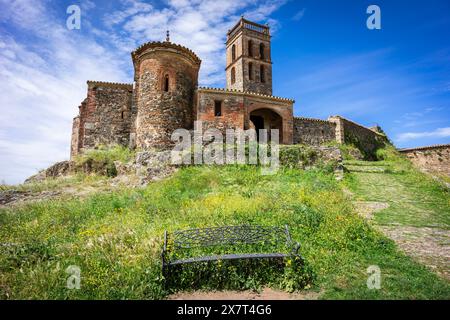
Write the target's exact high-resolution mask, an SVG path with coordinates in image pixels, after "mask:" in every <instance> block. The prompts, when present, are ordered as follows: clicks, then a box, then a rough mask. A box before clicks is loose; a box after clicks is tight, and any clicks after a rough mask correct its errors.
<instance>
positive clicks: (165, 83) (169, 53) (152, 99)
mask: <svg viewBox="0 0 450 320" xmlns="http://www.w3.org/2000/svg"><path fill="white" fill-rule="evenodd" d="M131 55H132V58H133V64H134V81H135V89H134V105H135V107H136V109H137V110H136V123H135V128H136V129H135V130H136V135H135V138H136V147H137V148H138V149H143V150H146V149H151V148H157V149H166V148H169V147H170V146H172V145H173V142H172V141H171V139H170V137H171V134H172V132H173V131H174V130H175V129H179V128H185V129H191V128H192V127H193V121H194V113H193V112H194V111H193V106H194V97H195V90H196V88H197V84H198V72H199V69H200V63H201V60H200V59H199V58H198V57H197V56H196V55H195V53H194V52H192V51H191V50H189V49H187V48H185V47H183V46H180V45H177V44H174V43H172V42H170V41H169V38H168V37H167V39H166V41H165V42H149V43H146V44H144V45H142V46H141V47H139V48H138V49H136V50H135V51H134V52H132V54H131Z"/></svg>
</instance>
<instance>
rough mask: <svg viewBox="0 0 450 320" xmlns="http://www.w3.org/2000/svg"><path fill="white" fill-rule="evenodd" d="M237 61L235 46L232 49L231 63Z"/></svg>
mask: <svg viewBox="0 0 450 320" xmlns="http://www.w3.org/2000/svg"><path fill="white" fill-rule="evenodd" d="M234 60H236V45H235V44H233V46H232V47H231V61H234Z"/></svg>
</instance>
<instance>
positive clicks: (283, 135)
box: [245, 103, 292, 144]
mask: <svg viewBox="0 0 450 320" xmlns="http://www.w3.org/2000/svg"><path fill="white" fill-rule="evenodd" d="M264 110H267V111H270V112H271V113H273V114H275V115H277V116H278V117H280V119H281V124H280V125H278V128H277V129H279V130H280V143H281V144H292V108H286V106H277V105H266V104H259V103H255V104H250V105H248V106H247V112H246V116H245V128H246V129H249V128H251V123H250V117H251V115H252V114H253V115H256V114H258V113H261V112H263V111H264Z"/></svg>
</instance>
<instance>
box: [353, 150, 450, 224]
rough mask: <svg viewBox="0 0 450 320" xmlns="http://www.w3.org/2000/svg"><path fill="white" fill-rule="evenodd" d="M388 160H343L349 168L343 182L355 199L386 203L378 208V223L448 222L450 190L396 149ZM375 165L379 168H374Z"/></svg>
mask: <svg viewBox="0 0 450 320" xmlns="http://www.w3.org/2000/svg"><path fill="white" fill-rule="evenodd" d="M387 158H388V160H384V161H375V162H366V161H346V162H345V166H346V167H347V168H349V169H350V171H352V172H351V173H350V174H347V175H346V181H345V183H346V185H347V186H348V188H349V189H350V190H351V191H352V192H353V193H354V194H355V199H356V200H361V201H379V202H387V203H388V204H389V207H388V208H387V209H384V210H382V211H380V212H378V213H377V214H376V215H375V218H374V221H375V222H376V223H378V224H382V225H389V224H400V225H409V226H415V227H439V228H443V229H449V226H450V192H449V189H448V188H447V187H445V186H444V185H443V184H441V183H439V182H437V181H436V180H435V179H433V178H432V177H431V176H429V175H426V174H424V173H421V172H419V171H418V170H416V169H415V168H413V166H412V165H411V163H410V162H409V161H407V160H406V159H405V158H403V157H402V156H401V155H399V154H396V153H392V152H391V153H390V154H389V155H388V156H387ZM373 168H378V170H381V172H374V170H372V169H373Z"/></svg>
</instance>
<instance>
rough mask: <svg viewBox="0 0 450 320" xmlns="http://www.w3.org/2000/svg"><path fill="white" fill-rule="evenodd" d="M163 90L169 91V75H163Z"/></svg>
mask: <svg viewBox="0 0 450 320" xmlns="http://www.w3.org/2000/svg"><path fill="white" fill-rule="evenodd" d="M164 91H165V92H169V76H168V75H166V76H165V77H164Z"/></svg>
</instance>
